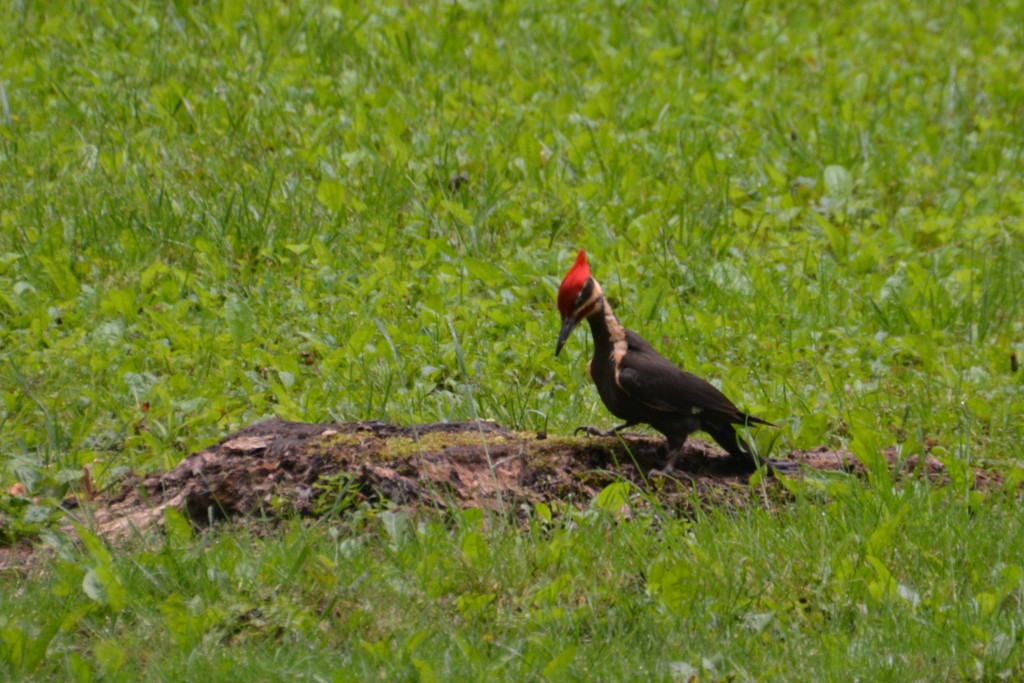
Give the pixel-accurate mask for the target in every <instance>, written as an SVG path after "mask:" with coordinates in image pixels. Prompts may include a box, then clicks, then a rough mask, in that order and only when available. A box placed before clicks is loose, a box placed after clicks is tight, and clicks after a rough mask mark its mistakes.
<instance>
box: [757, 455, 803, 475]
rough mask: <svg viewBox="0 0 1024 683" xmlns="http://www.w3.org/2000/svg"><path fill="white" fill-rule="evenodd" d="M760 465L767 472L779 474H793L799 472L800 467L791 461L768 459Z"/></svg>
mask: <svg viewBox="0 0 1024 683" xmlns="http://www.w3.org/2000/svg"><path fill="white" fill-rule="evenodd" d="M761 464H762V465H764V466H766V467H767V468H768V469H769V470H774V471H775V472H779V473H780V474H793V473H795V472H797V471H799V470H800V465H799V464H798V463H795V462H793V461H792V460H775V459H770V460H766V461H764V462H763V463H761Z"/></svg>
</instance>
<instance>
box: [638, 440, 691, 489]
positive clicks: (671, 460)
mask: <svg viewBox="0 0 1024 683" xmlns="http://www.w3.org/2000/svg"><path fill="white" fill-rule="evenodd" d="M683 443H686V442H685V441H684V442H683ZM682 452H683V444H679V445H678V446H676V447H675V448H672V447H671V446H669V451H668V460H666V461H665V466H664V467H662V468H661V469H660V470H659V469H657V468H655V469H653V470H651V471H650V472H648V473H647V478H648V479H653V478H654V477H669V478H673V479H688V480H692V479H693V477H691V476H690V475H689V474H687V473H686V472H676V460H678V459H679V456H680V455H681V454H682Z"/></svg>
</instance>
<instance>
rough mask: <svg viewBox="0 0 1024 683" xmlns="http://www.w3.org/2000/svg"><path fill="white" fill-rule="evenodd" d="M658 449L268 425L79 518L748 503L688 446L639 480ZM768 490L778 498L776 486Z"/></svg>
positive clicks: (849, 461)
mask: <svg viewBox="0 0 1024 683" xmlns="http://www.w3.org/2000/svg"><path fill="white" fill-rule="evenodd" d="M665 448H666V447H665V444H664V439H663V438H662V437H661V436H643V435H623V436H622V438H618V437H607V438H593V437H548V436H546V435H544V434H536V433H526V432H516V431H511V430H507V429H504V428H502V427H500V426H498V425H496V424H494V423H492V422H487V421H479V422H470V423H441V424H430V425H418V426H413V427H397V426H394V425H390V424H385V423H382V422H351V423H345V424H305V423H299V422H286V421H284V420H278V419H271V420H267V421H265V422H260V423H259V424H255V425H252V426H250V427H247V428H245V429H243V430H241V431H239V432H237V433H235V434H232V435H230V436H228V437H226V438H225V439H223V440H222V441H220V442H219V443H217V444H215V445H213V446H210V447H209V448H206V449H204V450H202V451H199V452H198V453H193V454H192V455H189V456H188V457H186V458H185V459H184V460H183V461H182V462H181V463H180V464H179V465H178V466H177V467H175V468H174V469H173V470H171V471H169V472H165V473H159V474H153V475H150V476H147V477H145V478H142V479H140V478H132V479H129V480H128V481H126V482H125V484H124V485H123V486H122V487H121V489H120V491H119V492H118V493H116V494H114V495H111V496H107V497H105V498H104V497H102V496H101V497H100V499H99V500H97V501H96V502H95V506H92V507H91V511H90V512H91V515H92V519H93V521H94V526H95V528H96V530H97V531H99V532H100V533H101V534H103V535H108V536H121V535H124V534H126V533H128V532H130V531H132V530H133V529H136V530H137V529H144V528H146V527H149V526H150V525H152V524H153V523H154V522H159V520H160V519H161V518H162V516H163V511H164V510H165V509H166V508H168V507H171V508H174V509H177V510H179V511H181V512H183V513H184V514H185V515H186V516H188V517H189V518H190V519H191V520H193V522H194V523H196V524H208V523H211V522H213V521H215V520H218V519H225V518H232V517H236V516H244V515H254V514H260V515H267V516H271V517H274V516H280V515H284V514H288V515H295V514H298V515H318V514H323V513H324V512H326V511H328V510H329V509H331V508H332V506H334V505H335V502H336V501H348V502H350V503H351V502H359V501H370V502H375V501H376V502H380V503H381V504H397V505H419V506H429V507H433V508H438V509H445V508H448V507H451V506H458V507H481V508H491V509H495V508H499V507H501V508H504V509H506V510H512V511H515V510H519V509H522V505H523V504H524V503H527V504H532V503H537V502H551V501H559V502H568V503H581V504H585V503H587V502H589V501H590V500H592V499H593V497H594V496H595V495H596V494H597V493H598V492H599V491H600V490H601V489H602V488H603V487H604V486H606V485H608V484H609V483H611V482H614V481H622V480H625V481H629V482H633V483H634V484H636V485H637V486H639V487H641V488H643V489H646V490H651V491H655V492H656V493H657V495H658V496H659V497H660V498H661V499H662V500H664V501H666V504H669V505H684V506H687V505H692V504H693V502H694V500H695V499H696V500H705V501H709V502H712V503H713V502H715V501H727V502H732V503H737V504H743V503H744V501H748V502H749V500H750V499H751V497H752V493H751V492H752V487H750V486H749V484H748V476H746V475H744V474H740V473H736V472H733V471H730V470H729V468H728V465H727V464H726V460H725V458H724V457H721V456H724V454H723V453H720V452H719V451H717V450H716V449H714V448H712V447H711V446H708V445H706V444H704V443H703V442H701V441H699V440H697V439H691V440H690V441H689V442H688V443H687V445H686V452H685V454H684V456H683V457H681V458H680V459H679V461H678V462H677V465H676V468H677V471H681V472H682V473H683V474H684V475H685V476H682V477H681V478H680V479H678V480H677V479H664V478H661V477H658V478H655V479H648V477H647V476H646V473H647V472H649V471H650V470H651V469H652V468H656V467H659V466H660V465H661V464H662V463H663V462H664V459H665V456H666V452H665ZM888 457H889V458H890V460H892V459H893V458H895V454H894V453H888ZM789 459H791V460H793V461H795V462H797V463H799V464H800V465H801V467H802V468H803V469H804V470H805V471H806V470H808V469H813V470H847V471H857V470H858V469H860V465H859V464H858V463H857V462H856V461H855V460H854V458H852V457H851V456H850V454H849V453H846V452H843V451H828V450H826V449H824V448H819V449H817V450H814V451H801V452H796V453H793V454H791V455H790V456H789ZM903 464H904V465H908V464H909V465H910V469H916V463H913V462H911V463H903ZM923 471H924V473H925V474H926V475H927V476H929V477H941V476H942V472H943V468H942V465H941V464H940V463H939V462H938V461H936V460H934V459H932V458H927V459H926V462H925V467H924V468H923ZM769 485H771V486H774V488H775V490H776V492H777V493H784V491H783V490H782V489H781V488H780V487H778V485H777V482H770V483H769ZM695 493H696V494H697V495H696V497H695V496H694V494H695ZM763 493H764V492H763V491H762V494H763ZM762 497H763V496H762Z"/></svg>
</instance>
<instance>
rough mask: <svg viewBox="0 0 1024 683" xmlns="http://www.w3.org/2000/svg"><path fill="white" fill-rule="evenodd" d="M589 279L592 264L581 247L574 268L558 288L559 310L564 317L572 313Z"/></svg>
mask: <svg viewBox="0 0 1024 683" xmlns="http://www.w3.org/2000/svg"><path fill="white" fill-rule="evenodd" d="M589 279H590V264H589V263H587V255H586V253H584V251H583V250H582V249H580V253H579V254H577V255H576V263H574V264H572V268H570V269H569V272H568V273H566V274H565V278H564V279H563V280H562V286H561V287H559V288H558V311H559V313H561V314H562V317H563V318H568V317H570V316H571V315H572V311H573V308H575V306H574V305H573V304H575V303H576V297H577V296H579V293H580V290H581V289H583V285H585V284H587V280H589Z"/></svg>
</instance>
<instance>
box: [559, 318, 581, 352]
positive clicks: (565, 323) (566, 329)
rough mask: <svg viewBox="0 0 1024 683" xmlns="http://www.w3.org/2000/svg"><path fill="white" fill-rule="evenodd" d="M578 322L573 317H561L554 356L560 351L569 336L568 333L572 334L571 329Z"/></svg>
mask: <svg viewBox="0 0 1024 683" xmlns="http://www.w3.org/2000/svg"><path fill="white" fill-rule="evenodd" d="M578 324H579V322H578V321H577V320H575V319H574V318H562V331H561V332H559V333H558V346H556V347H555V355H556V356H557V355H558V354H559V353H561V352H562V347H563V346H565V340H566V339H568V338H569V335H570V334H572V331H573V330H575V329H576V325H578Z"/></svg>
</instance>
